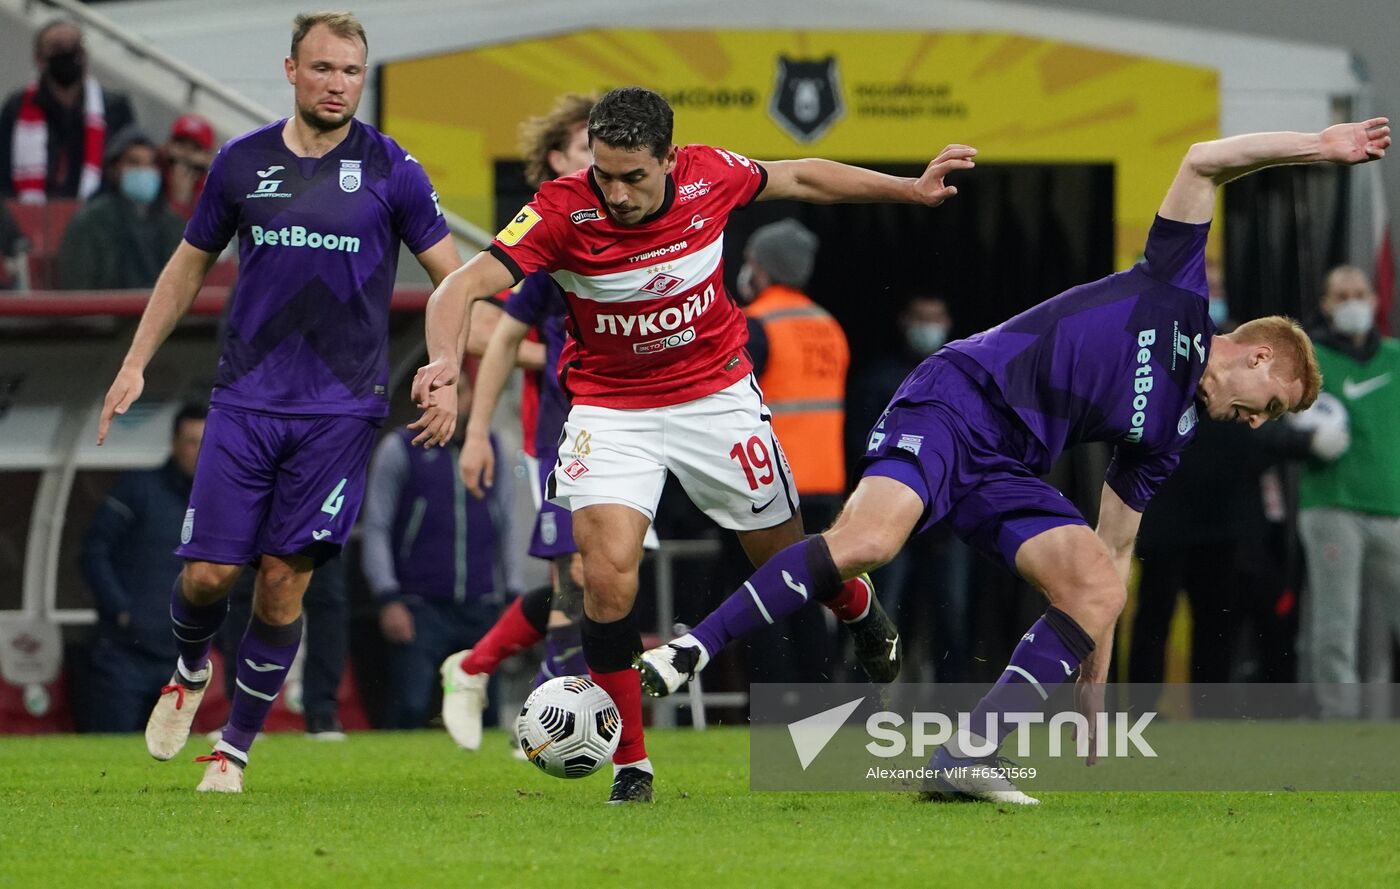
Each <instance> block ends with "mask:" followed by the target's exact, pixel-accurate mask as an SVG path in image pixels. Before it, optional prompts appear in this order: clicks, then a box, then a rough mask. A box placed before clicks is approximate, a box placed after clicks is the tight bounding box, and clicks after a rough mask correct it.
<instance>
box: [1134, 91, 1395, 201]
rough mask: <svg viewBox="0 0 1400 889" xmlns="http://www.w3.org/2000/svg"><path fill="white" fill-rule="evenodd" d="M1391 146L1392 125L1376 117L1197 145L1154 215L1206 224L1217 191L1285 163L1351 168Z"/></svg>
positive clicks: (1383, 153)
mask: <svg viewBox="0 0 1400 889" xmlns="http://www.w3.org/2000/svg"><path fill="white" fill-rule="evenodd" d="M1389 147H1390V122H1389V121H1388V120H1387V119H1386V118H1384V117H1375V118H1372V119H1370V120H1367V121H1362V122H1361V123H1343V124H1337V125H1336V126H1330V127H1328V128H1327V129H1325V130H1323V131H1322V132H1320V133H1250V134H1248V135H1244V136H1231V137H1229V138H1228V139H1216V140H1214V141H1212V142H1198V143H1196V144H1195V145H1192V146H1191V148H1190V149H1189V150H1188V151H1187V152H1186V157H1185V158H1184V159H1183V160H1182V161H1181V167H1180V168H1179V169H1178V170H1177V173H1176V179H1174V180H1173V181H1172V184H1171V188H1169V189H1168V190H1167V196H1166V197H1165V198H1164V199H1163V200H1162V206H1161V208H1160V209H1159V210H1158V211H1157V214H1158V215H1159V216H1161V217H1163V218H1164V219H1174V220H1176V221H1177V222H1190V223H1201V222H1209V221H1210V218H1211V213H1212V211H1213V210H1214V209H1215V189H1216V186H1219V185H1224V184H1225V183H1226V182H1229V181H1230V180H1232V179H1238V178H1239V177H1241V176H1245V175H1247V174H1249V173H1253V172H1254V171H1255V170H1262V169H1264V168H1265V167H1277V166H1281V165H1283V164H1314V163H1332V164H1343V165H1347V166H1350V165H1352V164H1364V163H1366V162H1367V161H1373V160H1378V159H1380V158H1382V157H1384V156H1385V150H1386V149H1387V148H1389Z"/></svg>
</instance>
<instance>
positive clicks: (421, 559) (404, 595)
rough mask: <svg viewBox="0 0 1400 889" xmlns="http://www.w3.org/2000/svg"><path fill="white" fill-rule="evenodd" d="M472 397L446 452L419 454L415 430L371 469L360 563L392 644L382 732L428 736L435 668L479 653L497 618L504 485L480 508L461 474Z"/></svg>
mask: <svg viewBox="0 0 1400 889" xmlns="http://www.w3.org/2000/svg"><path fill="white" fill-rule="evenodd" d="M471 394H472V390H471V387H470V386H462V387H461V388H460V389H459V390H458V404H459V405H460V414H461V419H460V420H459V422H458V423H457V427H456V428H457V431H456V435H455V437H454V439H453V441H452V442H450V443H449V444H448V446H447V447H446V448H418V447H414V446H413V444H412V442H413V437H414V434H415V433H414V431H413V430H411V429H405V428H400V429H398V430H395V431H394V432H391V433H389V434H388V435H386V436H384V438H383V439H381V440H380V442H379V445H378V446H377V447H376V448H375V451H374V457H373V458H372V459H371V461H370V466H369V483H368V486H367V488H366V490H365V505H364V511H363V515H362V518H361V521H360V528H361V531H362V533H363V535H364V538H363V547H362V549H361V552H360V558H361V563H360V564H361V567H362V568H363V569H364V574H365V579H366V580H367V581H368V583H369V587H370V592H372V593H373V594H374V597H375V600H376V602H378V604H379V626H380V629H381V630H382V631H383V633H384V638H385V639H387V640H388V642H389V664H388V676H389V686H390V691H389V709H388V712H387V713H386V714H385V719H384V727H386V728H397V729H408V728H422V727H423V725H424V724H425V723H426V722H427V719H428V714H429V713H430V712H432V711H431V706H432V704H433V691H434V688H435V687H436V686H437V684H438V664H440V663H441V662H442V660H443V658H445V657H447V656H448V655H449V654H451V653H452V652H454V651H458V650H460V649H464V648H471V647H472V646H473V645H475V644H476V643H477V641H478V640H479V639H480V638H481V637H482V636H483V635H484V634H485V633H486V631H487V630H488V629H490V627H491V625H492V624H493V623H494V622H495V620H496V616H497V615H498V614H499V613H500V611H501V605H502V599H503V598H504V597H503V595H502V593H501V592H500V585H498V583H497V580H496V577H495V574H496V566H497V565H498V564H500V555H501V553H500V551H499V546H498V543H499V541H500V540H501V538H502V535H501V534H500V533H499V529H500V528H501V527H502V526H503V524H502V521H503V515H504V509H503V508H501V503H500V501H499V500H498V499H497V497H498V495H499V494H500V492H502V491H504V490H505V488H506V486H504V485H502V486H499V487H497V488H493V489H492V490H491V492H490V493H489V494H488V495H487V497H485V498H484V499H478V498H476V497H472V496H470V495H469V494H468V493H467V489H466V486H465V485H464V484H463V483H462V479H461V477H460V476H459V475H458V472H457V458H458V455H459V453H460V451H461V441H462V436H463V435H464V434H465V432H466V428H467V423H466V415H467V412H468V409H469V407H470V405H471ZM487 711H488V712H489V708H487Z"/></svg>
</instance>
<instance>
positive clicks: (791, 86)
mask: <svg viewBox="0 0 1400 889" xmlns="http://www.w3.org/2000/svg"><path fill="white" fill-rule="evenodd" d="M768 113H769V114H770V115H772V116H773V120H775V121H777V123H778V126H780V127H782V128H783V129H784V130H786V131H787V134H788V135H789V136H792V138H794V139H796V140H797V141H798V142H815V141H816V140H817V139H820V138H821V137H822V136H823V135H825V134H826V131H827V130H829V129H831V126H832V124H834V123H836V121H838V120H840V119H841V116H842V115H843V114H845V113H846V103H845V102H844V101H842V99H841V81H840V79H839V78H838V76H837V74H836V57H835V56H827V57H826V58H824V59H789V58H788V57H787V56H778V81H777V83H776V84H775V85H774V87H773V100H772V101H771V102H770V103H769V104H768Z"/></svg>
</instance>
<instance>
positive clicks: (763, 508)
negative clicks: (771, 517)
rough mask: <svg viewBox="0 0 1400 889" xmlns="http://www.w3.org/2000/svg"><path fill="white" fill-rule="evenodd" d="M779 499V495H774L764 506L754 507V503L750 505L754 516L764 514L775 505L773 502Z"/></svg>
mask: <svg viewBox="0 0 1400 889" xmlns="http://www.w3.org/2000/svg"><path fill="white" fill-rule="evenodd" d="M777 499H778V495H777V494H774V495H773V496H772V497H769V498H768V502H767V503H765V504H763V505H762V506H754V505H753V504H752V503H750V504H749V509H751V510H753V514H754V515H758V514H759V513H760V512H763V511H764V510H765V509H767V508H768V507H770V506H772V505H773V501H774V500H777Z"/></svg>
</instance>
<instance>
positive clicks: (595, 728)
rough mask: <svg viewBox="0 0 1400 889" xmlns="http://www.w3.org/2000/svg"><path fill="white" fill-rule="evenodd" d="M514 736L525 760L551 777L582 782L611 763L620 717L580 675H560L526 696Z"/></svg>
mask: <svg viewBox="0 0 1400 889" xmlns="http://www.w3.org/2000/svg"><path fill="white" fill-rule="evenodd" d="M515 734H516V737H518V738H519V739H520V749H521V750H523V751H524V752H525V758H526V759H528V760H529V761H530V762H532V763H534V764H535V765H536V766H538V767H539V770H540V771H542V772H544V773H545V774H547V775H553V776H554V777H556V778H583V777H587V776H588V775H591V774H593V773H594V772H596V771H598V769H599V768H600V767H602V765H603V763H605V762H607V761H608V760H610V759H612V755H613V753H614V752H616V750H617V742H618V739H619V738H620V737H622V717H621V716H620V715H618V712H617V705H616V704H614V703H613V700H612V698H610V697H608V693H607V692H605V691H603V690H602V689H601V688H599V687H598V686H597V685H596V684H595V683H594V682H593V681H592V680H591V679H588V678H586V677H583V676H560V677H557V678H555V679H551V680H549V681H548V682H546V683H545V684H543V685H541V686H540V687H539V688H537V689H535V690H534V691H533V692H531V693H530V696H529V697H528V698H526V699H525V706H523V707H521V708H520V716H518V717H517V718H516V720H515Z"/></svg>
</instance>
